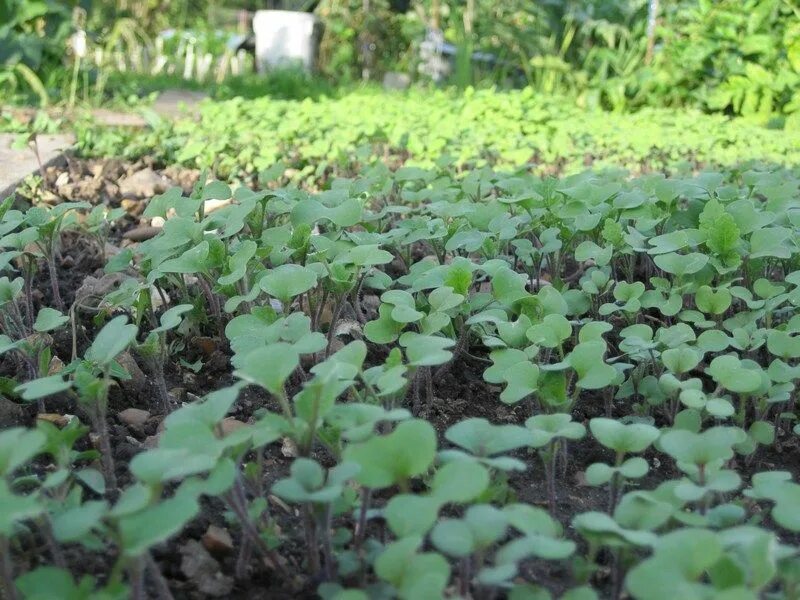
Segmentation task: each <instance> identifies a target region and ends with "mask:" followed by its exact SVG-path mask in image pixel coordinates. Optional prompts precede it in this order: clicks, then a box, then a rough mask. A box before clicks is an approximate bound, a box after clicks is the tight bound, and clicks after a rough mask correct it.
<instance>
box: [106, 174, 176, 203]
mask: <svg viewBox="0 0 800 600" xmlns="http://www.w3.org/2000/svg"><path fill="white" fill-rule="evenodd" d="M171 185H172V182H171V181H170V180H168V179H167V178H166V177H163V176H161V175H159V174H158V173H156V172H155V171H154V170H153V169H151V168H150V167H145V168H144V169H142V170H141V171H136V172H135V173H133V174H132V175H129V176H128V177H124V178H123V179H121V180H120V181H119V191H120V193H121V194H122V195H123V196H138V197H139V198H146V197H149V196H154V195H155V194H160V193H162V192H164V191H165V190H166V189H167V188H168V187H169V186H171Z"/></svg>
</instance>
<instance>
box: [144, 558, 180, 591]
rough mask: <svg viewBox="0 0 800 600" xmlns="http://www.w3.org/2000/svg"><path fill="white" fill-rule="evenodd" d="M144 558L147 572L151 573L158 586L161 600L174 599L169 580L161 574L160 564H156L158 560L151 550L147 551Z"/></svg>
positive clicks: (151, 578) (157, 589) (154, 583)
mask: <svg viewBox="0 0 800 600" xmlns="http://www.w3.org/2000/svg"><path fill="white" fill-rule="evenodd" d="M144 560H145V564H146V566H147V573H148V574H149V575H150V580H151V581H152V582H153V585H154V586H155V588H156V595H157V596H158V598H159V600H173V596H172V592H171V591H170V589H169V585H168V584H167V580H166V579H164V576H163V575H162V574H161V569H159V568H158V564H156V561H155V560H154V559H153V555H152V554H150V552H147V553H145V555H144Z"/></svg>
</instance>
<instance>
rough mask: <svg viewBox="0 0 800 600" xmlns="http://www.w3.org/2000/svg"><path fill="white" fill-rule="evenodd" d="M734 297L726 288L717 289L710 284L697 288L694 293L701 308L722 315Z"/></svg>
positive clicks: (695, 300) (696, 302)
mask: <svg viewBox="0 0 800 600" xmlns="http://www.w3.org/2000/svg"><path fill="white" fill-rule="evenodd" d="M732 301H733V297H732V296H731V293H730V292H729V291H728V290H726V289H725V288H719V289H717V290H716V291H715V290H714V289H712V288H711V286H708V285H702V286H700V287H699V288H697V292H695V295H694V302H695V304H696V305H697V308H698V309H699V310H702V311H703V312H704V313H706V314H709V315H721V314H722V313H724V312H725V311H726V310H728V308H730V306H731V302H732Z"/></svg>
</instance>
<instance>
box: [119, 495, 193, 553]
mask: <svg viewBox="0 0 800 600" xmlns="http://www.w3.org/2000/svg"><path fill="white" fill-rule="evenodd" d="M198 512H200V505H199V504H198V503H197V499H196V498H195V497H194V496H191V495H189V494H178V495H176V496H173V497H172V498H169V499H167V500H162V501H161V502H159V503H158V504H155V505H153V506H149V507H147V508H145V509H144V510H141V511H139V512H136V513H133V514H130V515H125V516H122V517H120V519H119V532H120V540H121V545H122V551H123V553H124V554H125V555H126V556H130V557H135V556H141V555H142V553H144V552H146V551H147V550H148V549H150V548H152V547H153V546H154V545H156V544H160V543H161V542H164V541H166V540H168V539H169V538H171V537H172V536H173V535H175V534H177V533H178V532H179V531H180V530H181V529H183V527H184V526H185V525H186V523H188V522H189V521H191V520H192V519H193V518H194V517H195V516H196V515H197V513H198Z"/></svg>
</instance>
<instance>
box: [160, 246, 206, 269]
mask: <svg viewBox="0 0 800 600" xmlns="http://www.w3.org/2000/svg"><path fill="white" fill-rule="evenodd" d="M209 251H210V245H209V243H208V242H207V241H202V242H200V243H199V244H197V245H196V246H194V247H193V248H189V249H188V250H186V251H185V252H184V253H183V254H181V255H180V256H179V257H178V258H170V259H168V260H165V261H164V262H162V263H161V264H160V265H158V270H159V271H161V272H162V273H185V274H191V273H203V272H205V270H206V263H207V260H208V256H209Z"/></svg>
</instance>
